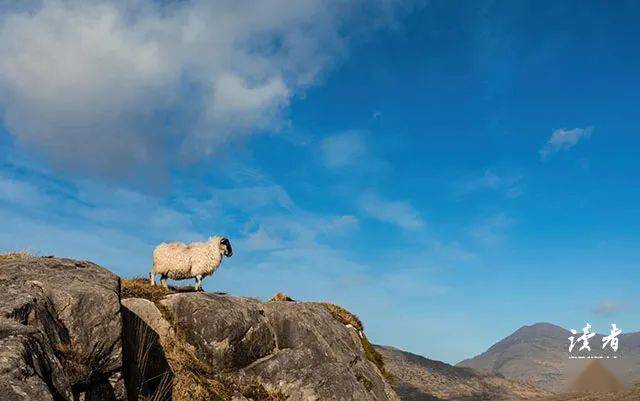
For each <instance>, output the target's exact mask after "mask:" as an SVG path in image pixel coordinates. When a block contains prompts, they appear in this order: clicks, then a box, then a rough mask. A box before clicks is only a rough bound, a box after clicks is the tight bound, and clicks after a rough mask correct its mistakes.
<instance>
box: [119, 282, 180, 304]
mask: <svg viewBox="0 0 640 401" xmlns="http://www.w3.org/2000/svg"><path fill="white" fill-rule="evenodd" d="M176 292H177V291H175V290H172V289H171V288H169V289H167V288H164V287H163V286H161V285H155V286H152V285H151V284H150V283H149V280H148V279H145V278H131V279H124V278H123V279H122V280H120V296H121V297H122V298H144V299H148V300H149V301H151V302H153V303H157V302H158V301H160V300H161V299H163V298H164V297H166V296H167V295H170V294H175V293H176Z"/></svg>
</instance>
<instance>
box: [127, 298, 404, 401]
mask: <svg viewBox="0 0 640 401" xmlns="http://www.w3.org/2000/svg"><path fill="white" fill-rule="evenodd" d="M123 304H124V305H125V306H126V307H127V308H128V309H129V310H130V311H131V313H134V314H135V315H136V316H137V317H138V318H140V319H143V320H144V321H145V322H146V323H147V325H148V326H149V327H151V328H153V330H154V332H155V333H156V334H158V335H159V336H160V340H159V341H160V343H161V344H162V345H163V347H164V352H166V354H167V355H168V361H169V365H171V368H172V370H173V371H176V372H178V371H180V370H181V369H183V368H184V366H177V365H180V364H183V365H184V363H185V362H184V360H183V361H180V360H176V359H181V358H186V359H187V361H188V360H189V358H192V359H193V360H194V361H197V363H200V364H203V366H202V367H201V368H200V371H201V372H202V373H201V374H202V375H203V376H207V375H211V377H215V378H216V380H219V381H221V382H223V383H224V382H229V381H231V382H233V383H235V384H236V385H238V387H239V388H241V387H242V386H243V385H245V386H248V385H251V386H260V387H262V388H264V389H265V391H266V392H267V393H270V394H272V395H271V397H272V398H265V399H288V400H304V401H313V400H317V401H320V400H322V401H324V400H336V401H337V400H363V401H364V400H381V401H382V400H385V401H386V400H398V398H397V396H396V394H395V393H394V392H393V390H392V389H391V387H390V386H389V385H388V384H387V383H386V382H385V380H384V379H383V377H382V375H381V373H380V372H379V371H378V369H377V368H376V367H375V365H373V364H372V363H371V362H369V361H368V360H367V358H366V356H365V353H364V350H363V348H362V346H361V342H360V337H359V335H358V334H357V332H356V331H355V330H354V329H350V328H347V327H345V325H343V324H341V323H339V322H338V321H337V320H336V319H335V318H334V317H333V316H332V315H331V313H330V312H329V311H328V310H327V308H326V307H324V306H323V305H321V304H317V303H299V302H267V303H263V302H260V301H258V300H255V299H251V298H241V297H233V296H228V295H218V294H205V293H181V294H175V295H169V296H167V297H166V298H165V299H163V300H161V301H160V302H159V306H160V308H161V309H163V313H161V312H160V311H159V310H158V306H157V305H156V304H153V303H152V302H143V301H140V300H138V299H125V300H123ZM169 322H170V324H169ZM168 324H169V326H170V328H169V329H167V325H168ZM127 325H128V322H127V321H125V326H127ZM176 343H179V344H178V346H179V347H180V350H181V351H180V355H182V357H177V358H176V357H175V356H172V355H173V353H174V352H173V351H172V347H175V346H176ZM187 354H190V355H188V356H186V355H187ZM191 364H192V363H191ZM177 376H178V377H176V378H175V380H176V381H178V382H179V381H180V380H181V379H180V377H179V376H180V374H179V373H177ZM274 394H278V395H277V396H276V395H274ZM243 396H246V394H243ZM174 397H178V399H179V397H180V396H179V395H178V394H175V393H174ZM236 397H241V396H240V395H236ZM278 397H282V398H278ZM174 399H175V398H174ZM236 399H243V398H236Z"/></svg>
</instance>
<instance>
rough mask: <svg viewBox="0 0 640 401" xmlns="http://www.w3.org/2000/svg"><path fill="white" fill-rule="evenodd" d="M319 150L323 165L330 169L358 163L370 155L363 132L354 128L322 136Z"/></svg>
mask: <svg viewBox="0 0 640 401" xmlns="http://www.w3.org/2000/svg"><path fill="white" fill-rule="evenodd" d="M320 152H321V155H322V160H323V162H324V164H325V166H327V167H328V168H330V169H339V168H343V167H349V166H354V165H358V164H360V163H361V162H362V161H366V159H367V158H369V157H370V150H369V146H368V144H367V142H366V140H365V137H364V135H363V133H362V132H360V131H356V130H351V131H345V132H341V133H339V134H335V135H332V136H329V137H326V138H324V139H323V140H322V142H321V143H320Z"/></svg>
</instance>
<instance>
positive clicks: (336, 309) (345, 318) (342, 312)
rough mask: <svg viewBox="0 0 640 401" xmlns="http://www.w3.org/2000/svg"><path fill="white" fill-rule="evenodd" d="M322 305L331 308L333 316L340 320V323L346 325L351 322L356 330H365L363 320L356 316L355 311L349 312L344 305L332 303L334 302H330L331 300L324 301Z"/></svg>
mask: <svg viewBox="0 0 640 401" xmlns="http://www.w3.org/2000/svg"><path fill="white" fill-rule="evenodd" d="M322 305H324V306H325V307H326V308H327V309H329V312H331V314H332V315H333V317H334V318H335V319H336V320H337V321H339V322H340V323H342V324H344V325H345V326H346V325H348V324H350V325H352V326H353V327H354V328H355V329H356V330H358V331H364V326H363V325H362V322H361V321H360V319H359V318H358V316H356V315H354V314H353V313H351V312H349V311H348V310H346V309H345V308H343V307H342V306H340V305H336V304H332V303H329V302H323V303H322Z"/></svg>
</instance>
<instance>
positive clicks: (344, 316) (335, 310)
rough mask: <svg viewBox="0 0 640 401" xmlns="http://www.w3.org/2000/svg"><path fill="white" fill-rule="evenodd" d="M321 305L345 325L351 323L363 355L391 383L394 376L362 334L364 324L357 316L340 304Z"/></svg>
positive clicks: (325, 303) (328, 303) (326, 303)
mask: <svg viewBox="0 0 640 401" xmlns="http://www.w3.org/2000/svg"><path fill="white" fill-rule="evenodd" d="M322 305H324V306H325V307H326V308H327V309H328V310H329V312H331V315H332V316H333V318H334V319H336V320H337V321H339V322H340V323H342V324H344V325H345V326H346V325H351V326H353V327H354V328H355V329H356V330H357V331H358V334H359V335H360V344H362V348H363V349H364V354H365V356H366V357H367V359H368V360H369V361H371V362H372V363H373V364H374V365H376V367H377V368H378V369H379V370H380V373H382V376H383V377H384V378H385V379H386V380H387V382H389V383H392V384H393V382H394V380H395V378H394V377H393V375H392V374H391V373H389V372H388V371H387V369H386V368H385V366H384V359H382V355H380V353H379V352H378V351H377V350H376V349H375V348H374V347H373V345H372V344H371V342H369V339H368V338H367V336H366V335H365V334H364V326H363V324H362V321H361V320H360V319H359V318H358V316H356V315H354V314H353V313H351V312H349V311H348V310H346V309H345V308H343V307H342V306H340V305H336V304H332V303H330V302H322ZM365 387H367V386H365Z"/></svg>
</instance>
